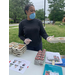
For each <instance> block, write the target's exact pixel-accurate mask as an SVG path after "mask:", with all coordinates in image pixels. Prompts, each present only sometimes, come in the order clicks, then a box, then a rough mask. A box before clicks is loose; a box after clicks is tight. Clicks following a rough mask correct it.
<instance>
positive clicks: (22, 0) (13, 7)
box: [9, 0, 30, 23]
mask: <svg viewBox="0 0 75 75" xmlns="http://www.w3.org/2000/svg"><path fill="white" fill-rule="evenodd" d="M29 1H30V0H9V17H10V18H13V20H14V23H16V22H20V21H21V20H22V19H25V18H26V15H25V13H24V7H25V5H26V4H28V3H30V2H29Z"/></svg>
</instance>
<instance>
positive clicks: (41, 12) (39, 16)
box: [36, 9, 44, 20]
mask: <svg viewBox="0 0 75 75" xmlns="http://www.w3.org/2000/svg"><path fill="white" fill-rule="evenodd" d="M36 18H37V19H40V20H44V10H43V9H39V10H36Z"/></svg>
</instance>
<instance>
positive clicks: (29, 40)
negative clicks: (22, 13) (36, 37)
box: [24, 38, 32, 45]
mask: <svg viewBox="0 0 75 75" xmlns="http://www.w3.org/2000/svg"><path fill="white" fill-rule="evenodd" d="M31 41H32V40H31V39H29V38H26V39H25V40H24V42H25V43H26V45H28V44H29V43H30V42H31Z"/></svg>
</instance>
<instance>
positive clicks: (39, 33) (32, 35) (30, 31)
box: [19, 19, 48, 46]
mask: <svg viewBox="0 0 75 75" xmlns="http://www.w3.org/2000/svg"><path fill="white" fill-rule="evenodd" d="M19 37H20V39H21V40H23V41H24V40H25V39H26V38H29V39H31V40H32V42H30V43H29V46H37V45H39V44H40V42H41V41H42V38H41V37H43V38H44V39H46V38H47V37H48V35H47V33H46V31H45V29H44V28H43V25H42V22H41V20H39V19H33V20H27V19H25V20H23V21H21V22H20V23H19Z"/></svg>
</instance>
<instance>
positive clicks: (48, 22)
mask: <svg viewBox="0 0 75 75" xmlns="http://www.w3.org/2000/svg"><path fill="white" fill-rule="evenodd" d="M42 23H43V24H44V21H43V22H42ZM52 23H53V21H45V24H52Z"/></svg>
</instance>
